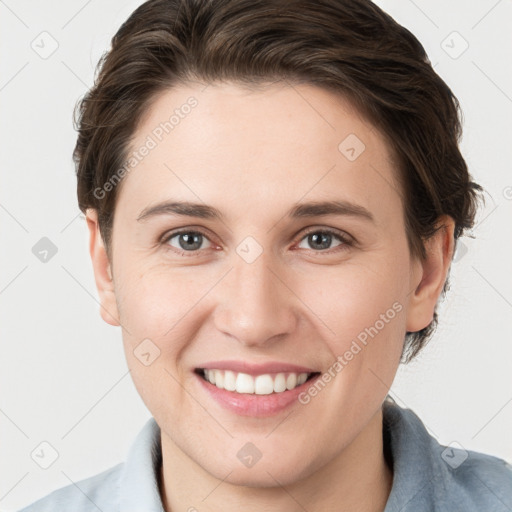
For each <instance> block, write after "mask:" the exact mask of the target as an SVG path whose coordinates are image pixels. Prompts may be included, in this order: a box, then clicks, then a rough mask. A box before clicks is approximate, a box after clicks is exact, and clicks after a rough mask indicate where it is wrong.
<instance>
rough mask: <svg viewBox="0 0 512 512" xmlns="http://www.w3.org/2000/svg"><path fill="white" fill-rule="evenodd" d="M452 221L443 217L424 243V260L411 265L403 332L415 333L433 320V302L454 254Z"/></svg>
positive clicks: (439, 293)
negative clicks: (405, 324)
mask: <svg viewBox="0 0 512 512" xmlns="http://www.w3.org/2000/svg"><path fill="white" fill-rule="evenodd" d="M454 229H455V222H454V220H453V219H452V218H451V217H449V216H447V215H444V216H442V217H440V218H439V221H438V229H437V231H436V232H435V233H434V235H432V236H431V237H430V238H429V239H428V240H427V241H426V242H425V251H426V256H425V259H422V260H418V261H416V262H415V267H416V268H415V270H414V271H413V278H412V284H413V287H414V288H413V289H412V291H411V292H410V294H409V297H410V300H409V308H408V312H407V331H408V332H417V331H420V330H421V329H424V328H425V327H427V326H428V325H429V324H430V323H431V322H432V320H433V317H434V311H435V307H436V304H437V301H438V299H439V297H440V295H441V292H442V291H443V287H444V284H445V282H446V279H447V277H448V272H449V270H450V264H451V261H452V258H453V251H454V243H455V241H454V237H453V234H454Z"/></svg>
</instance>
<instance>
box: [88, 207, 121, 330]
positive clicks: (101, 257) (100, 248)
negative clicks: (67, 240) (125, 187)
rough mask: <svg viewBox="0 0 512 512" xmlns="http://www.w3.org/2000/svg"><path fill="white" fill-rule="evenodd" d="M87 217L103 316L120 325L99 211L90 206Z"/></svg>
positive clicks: (106, 319)
mask: <svg viewBox="0 0 512 512" xmlns="http://www.w3.org/2000/svg"><path fill="white" fill-rule="evenodd" d="M85 219H86V221H87V227H88V228H89V253H90V255H91V260H92V266H93V270H94V280H95V281H96V288H97V289H98V293H99V296H100V314H101V318H103V320H104V321H105V322H107V323H108V324H110V325H113V326H118V325H119V312H118V310H117V302H116V296H115V293H114V281H113V278H112V271H111V266H110V261H109V259H108V256H107V251H106V249H105V246H104V245H103V239H102V237H101V233H100V228H99V223H98V212H97V211H96V210H93V209H92V208H89V209H88V210H87V212H86V216H85Z"/></svg>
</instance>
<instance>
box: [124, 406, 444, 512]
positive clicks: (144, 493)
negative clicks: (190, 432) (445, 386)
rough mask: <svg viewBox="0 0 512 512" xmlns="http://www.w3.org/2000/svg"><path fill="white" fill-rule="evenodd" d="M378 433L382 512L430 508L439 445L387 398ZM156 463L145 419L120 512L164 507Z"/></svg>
mask: <svg viewBox="0 0 512 512" xmlns="http://www.w3.org/2000/svg"><path fill="white" fill-rule="evenodd" d="M383 432H384V442H385V443H386V444H388V448H389V452H390V454H391V458H392V464H393V485H392V489H391V493H390V495H389V498H388V501H387V504H386V508H385V509H384V512H395V511H403V512H406V511H407V510H414V511H415V512H422V511H431V510H434V509H435V503H434V502H433V499H434V495H435V492H434V480H437V481H439V480H442V479H443V478H445V477H447V476H448V475H445V474H444V473H445V472H446V469H444V468H443V466H442V465H441V464H439V463H436V461H435V460H434V457H436V456H439V454H438V453H437V452H438V451H439V450H438V448H439V445H438V444H437V442H436V441H435V440H434V439H433V438H432V437H431V436H430V435H429V434H428V433H427V431H426V429H425V427H424V425H423V423H422V422H421V420H420V419H419V418H418V417H417V416H416V415H415V414H414V413H413V412H412V411H410V410H407V409H401V408H400V407H398V406H397V405H396V404H395V403H394V402H393V401H392V400H391V398H389V397H388V399H386V401H385V402H384V404H383ZM432 443H434V444H435V446H432ZM161 464H162V449H161V437H160V427H159V426H158V424H157V423H156V421H155V419H154V418H150V419H149V420H148V421H147V422H146V424H145V425H144V427H143V428H142V430H141V431H140V432H139V434H138V435H137V437H136V439H135V441H134V443H133V445H132V447H131V448H130V451H129V453H128V457H127V459H126V462H125V464H124V466H123V470H122V473H121V476H120V482H119V485H120V488H119V496H120V508H119V512H164V508H163V505H162V500H161V497H160V489H159V480H160V466H161ZM434 468H436V471H435V472H436V474H435V475H434ZM418 507H420V508H418Z"/></svg>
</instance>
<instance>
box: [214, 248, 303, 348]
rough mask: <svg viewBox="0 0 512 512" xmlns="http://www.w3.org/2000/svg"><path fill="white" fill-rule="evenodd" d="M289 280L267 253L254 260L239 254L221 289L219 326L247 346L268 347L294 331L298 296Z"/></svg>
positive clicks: (217, 318)
mask: <svg viewBox="0 0 512 512" xmlns="http://www.w3.org/2000/svg"><path fill="white" fill-rule="evenodd" d="M281 274H282V272H281ZM285 283H286V279H285V276H284V275H280V273H279V270H278V268H276V266H271V265H270V261H269V260H268V259H267V258H266V257H265V252H264V253H263V254H262V255H260V257H259V258H258V259H257V260H256V261H253V262H252V263H247V262H246V261H244V260H243V259H242V258H239V257H238V256H235V261H234V268H233V269H232V270H231V272H230V273H229V275H228V276H226V279H225V280H224V281H223V283H222V285H221V286H222V288H221V289H220V290H218V293H220V297H219V302H218V307H217V309H216V310H215V314H214V323H215V326H216V328H217V329H218V330H219V331H221V332H223V333H224V334H227V335H229V336H231V337H233V338H236V339H237V340H238V341H239V342H240V343H242V344H243V345H245V346H264V345H266V344H269V343H272V342H275V341H277V340H278V339H280V338H281V339H282V338H283V337H285V335H287V334H290V333H292V332H293V331H294V329H295V326H296V324H297V311H298V310H296V303H297V302H298V299H297V297H296V296H295V295H294V294H293V292H292V290H290V288H289V287H288V286H287V285H286V284H285Z"/></svg>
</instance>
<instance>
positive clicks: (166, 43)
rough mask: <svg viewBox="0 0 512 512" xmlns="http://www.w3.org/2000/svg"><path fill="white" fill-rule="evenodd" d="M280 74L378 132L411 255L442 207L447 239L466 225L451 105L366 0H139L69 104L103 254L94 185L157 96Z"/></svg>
mask: <svg viewBox="0 0 512 512" xmlns="http://www.w3.org/2000/svg"><path fill="white" fill-rule="evenodd" d="M280 80H284V81H289V82H292V83H308V84H313V85H316V86H319V87H322V88H324V89H328V90H330V91H333V92H336V93H338V94H341V95H343V96H344V97H346V98H347V99H348V100H350V101H351V102H352V104H353V105H354V106H355V107H356V108H357V109H358V110H359V111H360V112H361V114H362V115H364V116H365V117H366V118H367V119H368V120H369V121H370V122H371V123H372V124H374V125H375V126H376V127H377V128H378V129H379V130H380V132H381V133H382V134H383V136H384V137H385V138H386V139H387V141H388V143H389V146H390V149H391V150H392V153H393V155H394V157H395V158H396V160H397V162H398V168H397V171H398V176H397V178H398V179H399V182H400V186H401V189H402V190H401V195H402V200H403V204H404V219H405V225H406V231H407V238H408V241H409V247H410V249H411V253H412V254H413V255H415V256H417V257H424V256H425V248H424V244H423V242H424V240H426V239H427V238H428V237H430V236H431V235H432V234H433V233H434V232H435V231H436V229H438V228H439V226H438V223H437V221H438V219H439V217H440V216H441V215H443V214H446V215H449V216H451V217H452V218H453V219H454V221H455V240H457V239H458V238H459V236H460V235H461V234H463V232H464V230H467V229H469V228H471V227H472V226H473V223H474V217H475V212H476V208H477V202H478V201H477V200H478V198H479V192H480V191H481V190H482V189H481V187H480V186H479V185H478V184H476V183H474V182H473V181H471V177H470V175H469V174H468V169H467V166H466V163H465V161H464V158H463V157H462V155H461V153H460V150H459V147H458V144H459V139H460V136H461V121H460V109H459V104H458V101H457V99H456V98H455V96H454V95H453V93H452V91H451V90H450V89H449V87H448V86H447V85H446V84H445V83H444V81H443V80H442V79H441V78H440V77H439V76H438V75H437V74H436V73H435V72H434V70H433V69H432V66H431V64H430V61H429V59H428V57H427V55H426V53H425V50H424V48H423V47H422V45H421V44H420V43H419V41H418V40H417V39H416V38H415V37H414V36H413V35H412V34H411V33H410V32H409V31H408V30H407V29H405V28H404V27H402V26H401V25H399V24H398V23H397V22H395V21H394V20H393V18H391V17H390V16H389V15H388V14H386V13H384V12H383V11H382V10H381V9H380V8H379V7H377V6H376V5H374V4H373V3H372V2H370V1H369V0H149V1H147V2H145V3H144V4H142V5H141V6H140V7H138V8H137V9H136V10H135V11H134V12H133V13H132V15H131V16H130V17H129V18H128V19H127V20H126V22H125V23H123V25H122V26H121V27H120V29H119V30H118V32H117V33H116V35H115V36H114V37H113V39H112V44H111V49H110V50H109V51H108V52H106V53H105V54H104V55H103V56H102V57H101V59H100V61H99V63H98V67H97V74H96V77H95V84H94V86H93V87H92V88H91V89H90V90H89V91H88V92H87V93H86V95H85V96H84V97H83V99H82V100H81V101H80V102H79V103H78V104H77V108H76V109H75V126H76V129H77V130H78V140H77V143H76V147H75V150H74V153H73V159H74V162H75V164H76V173H77V177H78V203H79V207H80V209H81V210H82V212H85V211H86V210H87V209H88V208H93V209H95V210H96V211H97V212H98V218H99V225H100V231H101V235H102V238H103V240H104V242H105V245H106V247H107V251H109V249H110V246H111V230H112V224H113V217H114V210H115V202H116V196H117V192H118V190H117V187H113V189H112V190H111V191H110V192H109V193H108V194H102V195H99V194H97V193H95V191H96V190H98V189H101V190H103V188H102V187H103V186H104V184H105V183H109V180H111V179H112V177H113V175H114V173H116V171H118V170H119V169H121V168H122V167H123V165H124V163H125V160H126V155H127V154H128V152H129V149H130V140H131V137H132V136H133V134H134V133H135V131H136V129H137V126H138V123H139V122H140V120H141V118H142V115H143V114H144V112H146V111H147V110H148V108H149V105H150V104H151V102H152V100H153V99H154V98H155V97H156V96H157V95H158V94H159V93H161V92H163V91H164V90H166V89H169V88H172V87H173V86H176V85H177V84H184V85H186V84H188V83H191V82H192V81H200V82H205V83H212V82H214V81H232V82H235V83H238V84H240V85H246V86H248V87H251V86H252V87H255V86H257V85H264V84H265V83H268V82H274V81H280ZM109 254H110V251H109ZM446 289H447V283H445V286H444V289H443V293H444V292H445V291H446ZM436 324H437V313H434V319H433V321H432V323H431V324H430V325H429V326H427V327H426V328H425V329H422V330H421V331H418V332H414V333H407V337H406V340H405V341H406V342H405V344H404V352H403V359H404V360H405V361H409V360H410V359H412V357H414V356H415V355H416V354H417V353H418V351H419V350H420V349H421V348H422V347H423V346H424V345H425V343H426V342H427V340H428V339H429V337H430V336H431V334H432V333H433V331H434V329H435V326H436Z"/></svg>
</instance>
